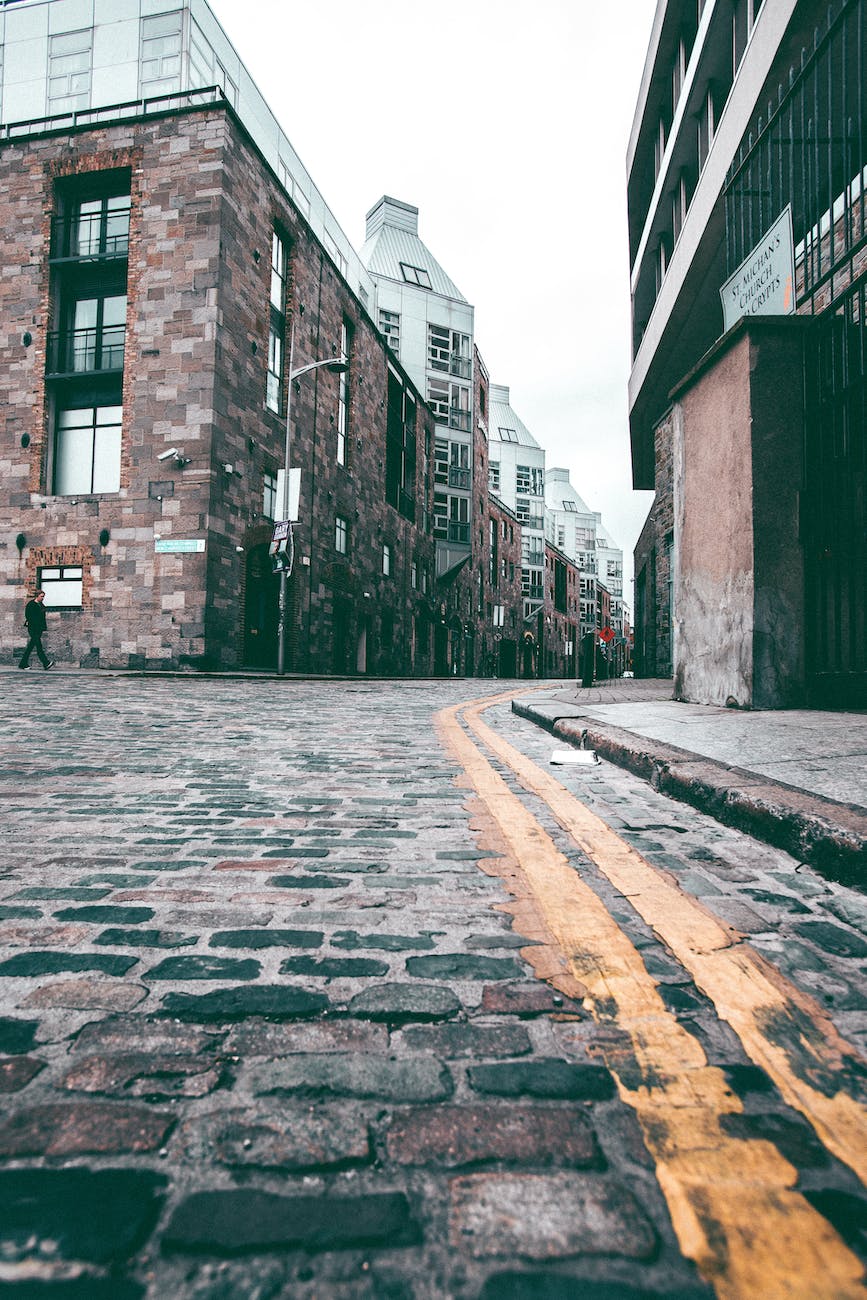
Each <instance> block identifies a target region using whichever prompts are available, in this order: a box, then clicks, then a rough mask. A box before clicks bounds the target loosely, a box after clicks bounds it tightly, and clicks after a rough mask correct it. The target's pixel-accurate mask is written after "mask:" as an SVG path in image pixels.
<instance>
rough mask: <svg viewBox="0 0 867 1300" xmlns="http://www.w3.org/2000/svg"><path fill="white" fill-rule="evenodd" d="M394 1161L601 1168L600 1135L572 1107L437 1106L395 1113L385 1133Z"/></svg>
mask: <svg viewBox="0 0 867 1300" xmlns="http://www.w3.org/2000/svg"><path fill="white" fill-rule="evenodd" d="M386 1148H387V1151H388V1154H389V1156H390V1158H391V1159H392V1160H395V1161H397V1163H398V1164H408V1165H428V1164H430V1165H442V1166H446V1167H447V1168H452V1169H459V1168H461V1167H464V1166H467V1165H476V1164H481V1163H482V1162H485V1161H492V1160H496V1161H507V1162H509V1161H514V1162H518V1163H521V1164H524V1165H541V1166H545V1165H569V1166H570V1167H572V1168H574V1169H591V1168H600V1167H601V1166H602V1163H603V1162H602V1157H601V1154H600V1151H599V1146H598V1143H597V1141H596V1134H595V1132H594V1130H593V1127H592V1125H591V1124H590V1122H589V1120H588V1119H587V1117H586V1116H585V1115H583V1114H581V1113H580V1112H579V1111H577V1110H576V1109H575V1107H574V1106H570V1107H566V1106H552V1107H542V1106H536V1107H531V1106H490V1105H480V1106H435V1107H424V1108H418V1109H414V1110H406V1111H397V1112H395V1114H394V1115H393V1116H392V1119H391V1123H390V1124H389V1127H388V1129H387V1131H386Z"/></svg>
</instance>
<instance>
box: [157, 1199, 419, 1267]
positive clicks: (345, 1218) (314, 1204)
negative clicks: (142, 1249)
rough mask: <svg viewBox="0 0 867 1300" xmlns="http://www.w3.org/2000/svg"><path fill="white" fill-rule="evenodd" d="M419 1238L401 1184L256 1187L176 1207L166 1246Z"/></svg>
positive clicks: (324, 1246) (398, 1242)
mask: <svg viewBox="0 0 867 1300" xmlns="http://www.w3.org/2000/svg"><path fill="white" fill-rule="evenodd" d="M419 1240H421V1232H420V1229H419V1227H418V1224H417V1223H416V1222H415V1221H414V1219H413V1217H412V1214H411V1211H410V1207H409V1202H408V1201H407V1198H406V1197H405V1196H404V1195H403V1193H402V1192H379V1193H370V1194H368V1195H366V1196H333V1195H332V1196H275V1195H272V1194H270V1193H268V1192H259V1191H254V1190H251V1189H247V1190H244V1191H237V1192H235V1191H227V1192H198V1193H196V1194H194V1195H193V1196H190V1197H188V1198H187V1199H186V1200H185V1201H183V1202H182V1203H181V1204H180V1205H179V1206H178V1207H177V1209H176V1210H175V1211H174V1213H173V1214H172V1217H171V1219H170V1221H169V1224H168V1227H167V1228H166V1230H165V1233H164V1234H163V1240H162V1247H163V1250H164V1251H183V1252H185V1253H187V1252H204V1253H207V1254H213V1255H234V1254H238V1253H241V1252H245V1251H253V1252H261V1251H267V1250H286V1249H288V1248H291V1247H293V1246H298V1247H301V1248H303V1249H305V1250H308V1251H324V1250H349V1249H352V1248H355V1247H360V1246H376V1245H382V1246H388V1247H395V1246H409V1245H413V1244H414V1243H416V1242H418V1241H419Z"/></svg>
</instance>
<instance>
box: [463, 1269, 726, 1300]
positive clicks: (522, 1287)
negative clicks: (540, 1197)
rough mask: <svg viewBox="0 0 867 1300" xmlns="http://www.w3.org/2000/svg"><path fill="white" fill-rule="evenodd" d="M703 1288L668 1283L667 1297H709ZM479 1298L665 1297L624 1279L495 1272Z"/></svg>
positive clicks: (615, 1299)
mask: <svg viewBox="0 0 867 1300" xmlns="http://www.w3.org/2000/svg"><path fill="white" fill-rule="evenodd" d="M708 1295H709V1292H708V1291H707V1290H706V1289H705V1288H704V1287H701V1288H698V1287H696V1288H695V1290H691V1291H685V1290H683V1289H681V1288H671V1287H666V1289H665V1296H664V1300H708ZM479 1300H663V1297H662V1295H661V1293H660V1292H659V1291H655V1290H654V1291H642V1290H640V1289H639V1288H636V1287H634V1286H626V1285H625V1284H624V1283H623V1282H600V1281H598V1280H595V1279H592V1278H585V1277H575V1276H573V1275H570V1274H568V1273H512V1272H507V1273H494V1274H493V1275H492V1276H491V1277H489V1278H488V1279H487V1281H486V1282H485V1285H484V1286H483V1287H482V1289H481V1291H480V1292H479Z"/></svg>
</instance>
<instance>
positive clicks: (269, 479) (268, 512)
mask: <svg viewBox="0 0 867 1300" xmlns="http://www.w3.org/2000/svg"><path fill="white" fill-rule="evenodd" d="M262 514H263V515H264V516H265V518H266V519H276V518H277V476H276V474H268V473H267V472H266V473H265V474H264V475H263V477H262Z"/></svg>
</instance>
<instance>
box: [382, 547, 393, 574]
mask: <svg viewBox="0 0 867 1300" xmlns="http://www.w3.org/2000/svg"><path fill="white" fill-rule="evenodd" d="M382 573H383V577H385V578H390V577H391V547H390V546H389V544H388V542H383V544H382Z"/></svg>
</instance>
